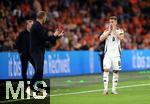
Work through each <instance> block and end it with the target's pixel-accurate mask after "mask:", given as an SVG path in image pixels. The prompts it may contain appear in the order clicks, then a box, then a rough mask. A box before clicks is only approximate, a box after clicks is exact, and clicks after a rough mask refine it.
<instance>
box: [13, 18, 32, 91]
mask: <svg viewBox="0 0 150 104" xmlns="http://www.w3.org/2000/svg"><path fill="white" fill-rule="evenodd" d="M25 22H26V28H25V29H24V30H23V31H22V32H21V33H20V34H19V36H18V37H17V40H16V47H17V50H18V53H19V55H20V61H21V70H22V78H23V80H24V81H25V88H26V87H27V83H26V80H27V68H28V62H30V63H31V64H32V65H33V67H35V65H34V62H33V60H32V58H31V56H30V44H31V43H30V37H31V36H30V29H31V26H32V24H33V21H32V20H31V19H27V20H26V21H25Z"/></svg>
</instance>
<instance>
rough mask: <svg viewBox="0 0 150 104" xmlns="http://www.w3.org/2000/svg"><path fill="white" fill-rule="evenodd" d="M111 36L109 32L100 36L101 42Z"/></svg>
mask: <svg viewBox="0 0 150 104" xmlns="http://www.w3.org/2000/svg"><path fill="white" fill-rule="evenodd" d="M109 34H110V32H109V31H106V32H104V33H103V34H102V35H101V36H100V41H103V40H105V39H106V38H107V37H108V35H109Z"/></svg>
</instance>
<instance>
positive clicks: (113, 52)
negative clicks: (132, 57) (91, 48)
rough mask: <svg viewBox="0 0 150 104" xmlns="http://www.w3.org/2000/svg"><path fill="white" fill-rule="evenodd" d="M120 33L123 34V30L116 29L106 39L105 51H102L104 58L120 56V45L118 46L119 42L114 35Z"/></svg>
mask: <svg viewBox="0 0 150 104" xmlns="http://www.w3.org/2000/svg"><path fill="white" fill-rule="evenodd" d="M121 33H124V32H123V30H121V29H116V30H114V31H112V32H111V33H110V35H109V36H108V37H107V38H106V41H105V49H104V54H105V56H110V57H118V56H120V54H121V53H120V52H121V44H120V40H119V39H118V38H117V36H116V35H117V34H121Z"/></svg>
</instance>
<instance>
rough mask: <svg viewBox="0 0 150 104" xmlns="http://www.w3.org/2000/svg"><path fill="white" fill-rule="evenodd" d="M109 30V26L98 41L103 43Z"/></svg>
mask: <svg viewBox="0 0 150 104" xmlns="http://www.w3.org/2000/svg"><path fill="white" fill-rule="evenodd" d="M111 30H112V27H111V25H110V26H109V28H108V29H106V30H105V31H104V32H103V33H102V35H101V36H100V38H99V39H100V41H101V42H102V41H104V40H105V39H106V38H107V37H108V36H109V34H110V32H111Z"/></svg>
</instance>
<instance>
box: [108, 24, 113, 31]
mask: <svg viewBox="0 0 150 104" xmlns="http://www.w3.org/2000/svg"><path fill="white" fill-rule="evenodd" d="M111 30H112V25H111V24H109V26H108V31H109V32H111Z"/></svg>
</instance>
